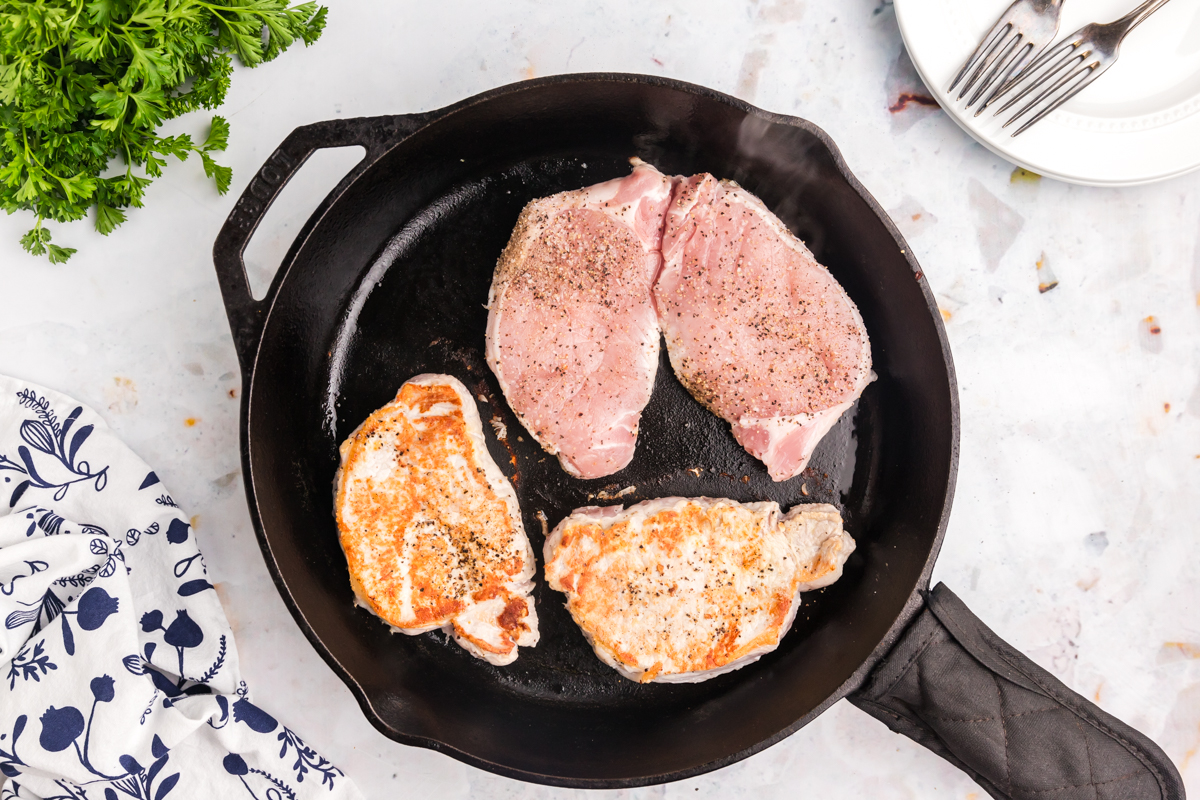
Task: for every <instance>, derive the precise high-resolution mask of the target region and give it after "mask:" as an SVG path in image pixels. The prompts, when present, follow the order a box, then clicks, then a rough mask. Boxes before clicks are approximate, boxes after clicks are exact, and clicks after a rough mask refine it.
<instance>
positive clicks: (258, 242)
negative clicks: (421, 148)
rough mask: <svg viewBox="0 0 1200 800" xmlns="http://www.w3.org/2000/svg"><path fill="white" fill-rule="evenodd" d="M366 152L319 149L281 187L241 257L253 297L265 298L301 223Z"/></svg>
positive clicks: (355, 148) (362, 149) (356, 147)
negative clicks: (285, 184) (244, 263)
mask: <svg viewBox="0 0 1200 800" xmlns="http://www.w3.org/2000/svg"><path fill="white" fill-rule="evenodd" d="M366 153H367V150H366V148H365V147H362V146H360V145H350V146H347V147H327V148H322V149H319V150H317V151H316V152H314V153H313V154H312V155H311V156H309V158H308V160H307V161H305V162H304V164H303V166H301V167H300V169H299V171H298V172H297V173H296V174H295V175H293V176H292V177H291V179H290V180H289V181H288V182H287V186H285V187H283V190H282V191H281V192H280V194H279V196H278V197H277V198H275V201H274V202H273V203H271V207H270V208H268V209H267V213H266V215H265V216H264V217H263V219H262V222H260V223H259V225H258V229H257V230H255V232H254V235H253V236H252V237H250V242H249V243H248V244H247V245H246V251H245V255H244V256H243V257H244V259H245V262H246V277H247V279H248V280H249V281H250V293H251V294H252V295H253V296H254V299H255V300H262V299H263V298H264V297H266V295H267V289H268V288H270V286H271V281H272V280H273V279H274V278H275V273H276V272H277V271H278V270H279V267H280V265H282V263H283V259H284V256H286V255H287V252H288V248H290V247H291V246H292V242H293V241H295V239H296V235H297V234H299V233H300V229H301V228H303V227H304V223H305V222H307V221H308V218H309V217H310V216H312V213H313V212H314V211H316V210H317V207H318V206H319V205H320V204H321V201H322V200H323V199H324V198H325V196H326V195H328V194H329V192H331V191H332V190H333V188H334V187H335V186H337V184H338V182H339V181H340V180H341V179H342V178H344V177H346V174H347V173H349V172H350V170H352V169H354V167H355V165H356V164H358V163H359V162H360V161H362V160H363V157H364V156H366Z"/></svg>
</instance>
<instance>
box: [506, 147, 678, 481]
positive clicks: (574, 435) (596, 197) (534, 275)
mask: <svg viewBox="0 0 1200 800" xmlns="http://www.w3.org/2000/svg"><path fill="white" fill-rule="evenodd" d="M633 163H634V169H633V173H632V174H630V175H629V176H628V177H626V178H621V179H619V180H612V181H608V182H606V183H601V184H597V185H595V186H590V187H588V188H586V189H579V190H577V191H571V192H562V193H561V194H556V195H553V196H551V197H544V198H541V199H539V200H534V201H532V202H530V203H529V205H527V206H525V209H524V210H523V211H522V212H521V216H520V218H519V219H518V220H517V226H516V228H515V229H514V230H513V234H512V238H511V239H510V240H509V242H508V246H507V247H505V249H504V253H503V254H502V255H501V256H500V261H499V263H497V264H496V273H495V276H494V278H493V280H492V289H491V292H490V294H489V296H488V309H489V311H488V326H487V359H488V364H489V365H491V368H492V371H493V372H494V373H495V374H496V378H497V379H498V380H499V381H500V388H501V389H502V390H503V391H504V396H505V397H507V398H508V402H509V405H510V406H512V409H513V411H514V412H515V413H516V415H517V418H518V419H519V420H520V421H521V424H522V425H524V426H525V428H526V429H527V430H528V431H529V432H530V434H532V435H533V437H534V439H536V440H537V441H538V443H539V444H541V445H542V447H543V448H545V449H546V451H547V452H549V453H552V454H556V455H557V456H558V457H559V461H560V462H561V463H562V466H563V469H565V470H566V471H567V472H569V473H571V474H572V475H575V476H577V477H580V478H598V477H601V476H604V475H611V474H612V473H614V472H616V471H618V470H620V469H622V468H624V467H625V465H627V464H628V463H629V461H630V459H632V458H633V451H634V447H635V445H636V443H637V432H638V422H639V421H640V419H641V415H642V409H643V408H645V406H646V403H647V402H649V400H650V392H651V390H652V389H653V388H654V373H655V372H656V370H657V368H658V340H659V330H658V320H657V318H656V316H655V313H654V303H653V301H652V300H651V296H650V288H651V286H652V285H653V283H654V279H655V277H656V276H657V275H658V270H659V267H660V266H661V264H662V256H661V253H660V244H661V238H662V227H663V215H664V213H665V212H666V209H667V205H668V203H669V202H670V197H671V189H672V186H673V181H672V180H671V179H670V178H668V177H666V176H665V175H663V174H662V173H660V172H659V171H658V170H656V169H654V167H651V166H650V165H648V164H644V163H642V162H640V161H638V160H636V159H634V162H633Z"/></svg>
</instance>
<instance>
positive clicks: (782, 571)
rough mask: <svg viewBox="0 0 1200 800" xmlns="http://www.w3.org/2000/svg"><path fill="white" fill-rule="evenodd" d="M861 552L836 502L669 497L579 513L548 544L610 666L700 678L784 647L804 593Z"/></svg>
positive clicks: (574, 611)
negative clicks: (785, 505)
mask: <svg viewBox="0 0 1200 800" xmlns="http://www.w3.org/2000/svg"><path fill="white" fill-rule="evenodd" d="M853 551H854V540H853V539H852V538H850V536H849V535H848V534H846V533H845V532H843V530H842V519H841V516H840V515H839V514H838V511H837V509H836V508H834V507H833V506H829V505H802V506H797V507H796V508H793V509H792V510H791V511H790V512H788V513H787V514H781V513H780V510H779V505H778V504H777V503H774V502H763V503H747V504H744V505H743V504H740V503H736V502H734V501H732V500H721V499H710V498H707V497H699V498H694V499H687V498H682V497H666V498H663V499H660V500H647V501H645V502H643V503H638V504H637V505H635V506H631V507H630V508H622V507H621V506H609V507H607V508H600V507H596V506H589V507H587V508H580V509H577V510H575V511H574V512H573V513H572V514H571V515H570V516H568V517H567V518H566V519H564V520H563V521H562V522H560V523H559V524H558V525H557V526H555V528H554V531H553V532H552V533H551V534H550V536H549V538H547V540H546V546H545V556H546V579H547V581H548V582H549V584H550V587H551V588H552V589H556V590H558V591H560V592H565V593H566V595H567V609H568V610H569V611H570V612H571V616H572V617H573V618H574V619H575V622H576V623H577V624H578V625H579V627H580V628H581V629H582V630H583V633H584V636H585V637H586V638H587V640H588V642H589V643H591V645H592V648H593V649H594V650H595V651H596V655H597V656H599V657H600V660H601V661H603V662H604V663H605V664H608V665H609V666H610V667H613V668H614V669H616V670H617V671H618V672H620V673H621V674H622V675H624V676H625V677H627V678H630V679H631V680H635V681H640V682H642V683H646V682H651V681H657V682H667V683H694V682H697V681H703V680H707V679H708V678H712V677H714V676H716V675H720V674H722V673H724V672H729V671H730V670H735V669H738V668H739V667H744V666H745V665H747V664H749V663H751V662H753V661H756V660H757V659H758V658H760V657H761V656H762V655H764V654H765V653H768V652H770V651H771V650H774V649H775V648H776V646H778V644H779V641H780V640H781V639H782V638H783V635H784V634H785V633H787V630H788V628H790V627H791V624H792V620H793V619H794V618H795V616H796V609H797V607H798V605H799V603H798V601H799V594H800V592H803V591H808V590H810V589H816V588H819V587H821V586H827V585H829V584H830V583H833V582H834V581H835V580H837V579H838V578H839V577H840V576H841V574H842V565H843V564H844V563H845V562H846V559H847V557H849V555H850V553H852V552H853Z"/></svg>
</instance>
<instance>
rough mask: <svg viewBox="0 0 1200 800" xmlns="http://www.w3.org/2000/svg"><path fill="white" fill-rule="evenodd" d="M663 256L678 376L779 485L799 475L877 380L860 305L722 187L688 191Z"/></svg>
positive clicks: (705, 180) (737, 191)
mask: <svg viewBox="0 0 1200 800" xmlns="http://www.w3.org/2000/svg"><path fill="white" fill-rule="evenodd" d="M662 247H663V258H664V264H663V269H662V272H661V274H660V275H659V278H658V282H657V283H656V284H655V286H654V299H655V302H656V303H657V306H658V313H659V321H660V322H661V324H662V327H663V332H664V333H665V334H666V339H667V353H668V354H669V355H670V358H671V366H672V367H673V368H674V370H675V374H676V375H677V376H678V377H679V380H680V381H681V382H682V383H683V385H684V386H686V387H687V389H688V391H689V392H691V394H692V396H693V397H695V398H696V399H697V400H699V401H700V402H701V403H702V404H704V405H705V406H706V407H707V408H708V409H709V410H710V411H712V412H713V413H714V414H716V415H717V416H719V417H721V418H723V419H725V420H726V421H728V422H729V423H730V424H731V425H732V427H733V435H734V437H735V438H736V439H737V440H738V443H739V444H741V445H742V446H743V447H744V448H746V450H747V451H748V452H749V453H750V454H751V455H753V456H754V457H755V458H758V459H760V460H761V461H763V462H764V463H765V464H766V465H767V469H768V471H769V472H770V475H771V477H772V478H773V479H775V480H777V481H782V480H787V479H788V478H792V477H794V476H796V475H798V474H800V472H801V471H802V470H803V469H804V467H805V465H806V464H807V463H808V459H809V457H810V456H811V455H812V452H813V450H814V449H815V448H816V446H817V442H818V441H820V439H821V437H822V436H824V435H825V434H826V433H827V432H828V431H829V429H830V428H831V427H833V424H834V423H835V422H837V420H838V417H840V416H841V415H842V412H844V411H845V410H846V409H848V408H850V407H851V406H852V405H853V404H854V401H855V400H856V399H857V398H858V396H859V395H860V394H862V391H863V389H864V388H866V386H867V384H868V383H870V381H871V379H872V377H873V374H872V372H871V345H870V342H869V341H868V339H867V331H866V328H865V327H864V326H863V321H862V317H861V316H860V315H859V313H858V308H857V307H856V306H855V305H854V301H852V300H851V299H850V297H849V295H847V294H846V291H845V290H844V289H843V288H842V287H841V285H839V284H838V282H837V281H836V280H834V278H833V276H832V275H830V274H829V271H828V270H827V269H825V268H824V267H823V266H821V265H820V264H818V263H817V260H816V259H815V258H813V255H812V253H810V252H809V250H808V248H807V247H805V246H804V243H803V242H801V241H800V240H799V239H797V238H796V237H795V236H794V235H793V234H792V232H791V231H789V230H788V229H787V228H786V227H785V226H784V224H783V223H782V222H780V221H779V219H778V218H777V217H776V216H775V215H774V214H772V213H771V212H770V211H769V210H768V209H767V207H766V206H765V205H763V203H762V201H761V200H759V199H758V198H757V197H755V196H754V195H752V194H750V193H749V192H747V191H746V190H745V189H743V188H741V187H740V186H738V185H737V184H736V183H732V182H730V181H718V180H717V179H716V178H714V177H713V176H712V175H708V174H704V175H695V176H693V177H691V178H688V179H686V180H684V181H682V182H681V183H680V184H679V186H678V188H677V189H676V190H675V195H674V197H673V199H672V202H671V210H670V212H669V213H668V214H667V219H666V227H665V230H664V233H663V242H662Z"/></svg>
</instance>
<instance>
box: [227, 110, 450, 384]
mask: <svg viewBox="0 0 1200 800" xmlns="http://www.w3.org/2000/svg"><path fill="white" fill-rule="evenodd" d="M430 116H431V115H429V114H408V115H397V116H387V117H358V118H356V119H334V120H327V121H325V122H317V123H314V124H312V125H304V126H302V127H299V128H296V129H295V130H294V131H292V132H291V133H290V134H288V137H287V138H286V139H284V140H283V143H282V144H280V145H279V147H277V148H275V152H273V153H272V154H271V155H270V156H269V157H268V158H267V160H266V163H264V164H263V165H262V167H261V168H260V169H259V170H258V173H257V174H255V176H254V177H253V178H251V180H250V183H249V184H247V186H246V189H245V191H243V192H242V196H241V197H239V198H238V201H237V203H236V204H235V205H234V207H233V211H231V212H230V214H229V218H228V219H226V220H225V224H224V225H223V226H221V231H220V233H218V234H217V241H216V243H215V244H214V245H213V262H214V263H215V264H216V267H217V281H218V282H219V283H220V284H221V295H222V296H223V298H224V300H225V312H226V313H227V314H228V315H229V327H230V328H231V329H232V331H233V343H234V346H235V347H236V348H237V353H238V360H239V361H240V362H241V365H242V373H243V374H244V375H248V374H249V369H250V366H251V364H252V362H253V359H254V353H255V351H256V350H257V348H258V342H259V338H260V337H261V335H262V326H263V321H264V319H265V315H266V311H267V309H268V308H269V307H270V302H271V298H270V297H268V298H265V299H263V300H255V299H254V295H252V294H251V293H250V282H249V280H248V279H247V277H246V264H245V262H244V261H243V259H242V255H243V253H244V252H245V250H246V245H247V244H248V243H249V242H250V237H251V236H253V235H254V230H255V228H257V227H258V223H259V222H261V221H262V218H263V215H264V214H266V213H267V209H268V208H270V207H271V203H272V202H274V200H275V198H276V197H278V196H279V192H280V191H281V190H282V189H283V187H284V186H285V185H286V184H287V182H288V181H289V180H290V179H291V177H292V176H293V175H295V174H296V172H297V170H299V169H300V167H302V166H304V162H305V161H307V160H308V157H309V156H311V155H312V154H313V153H314V152H316V151H317V150H320V149H322V148H325V147H346V146H350V145H361V146H362V147H364V148H366V151H367V154H366V156H364V157H363V159H362V161H360V162H359V163H358V164H357V165H356V166H355V167H354V169H352V170H351V171H350V172H349V173H348V174H347V175H346V177H345V178H343V179H342V180H341V182H339V183H338V185H337V186H336V187H334V189H333V191H331V192H330V193H329V195H328V196H327V197H326V198H325V200H324V202H322V204H321V205H320V206H319V207H318V208H317V210H316V211H315V212H313V214H312V216H311V217H310V218H309V221H308V224H307V225H305V227H304V229H303V230H301V231H300V233H299V235H297V237H296V242H297V243H299V242H301V241H303V240H304V239H305V238H306V237H307V236H308V233H309V231H310V230H311V229H312V225H313V224H314V223H315V221H316V220H318V219H320V218H321V216H322V215H323V214H324V213H325V211H326V210H327V209H328V208H329V206H330V205H331V204H332V203H333V201H334V200H336V199H337V198H338V197H339V196H340V195H341V194H342V192H343V191H345V189H346V187H347V186H349V185H350V184H351V183H352V182H353V181H354V179H355V178H357V177H358V176H359V175H360V174H362V172H363V171H364V170H366V169H367V167H369V166H371V164H373V163H375V161H376V160H378V159H379V157H380V156H381V155H383V154H384V153H385V152H387V150H388V149H389V148H391V147H392V146H393V145H394V144H396V143H397V142H399V141H400V140H402V139H405V138H407V137H408V136H410V135H412V134H413V133H414V132H415V131H417V130H418V129H420V128H421V127H423V126H424V125H425V123H426V122H427V121H428V120H429V119H430ZM291 252H293V253H294V252H295V245H293V248H292V251H291ZM290 255H291V253H289V257H290ZM286 262H287V259H285V263H286Z"/></svg>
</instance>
